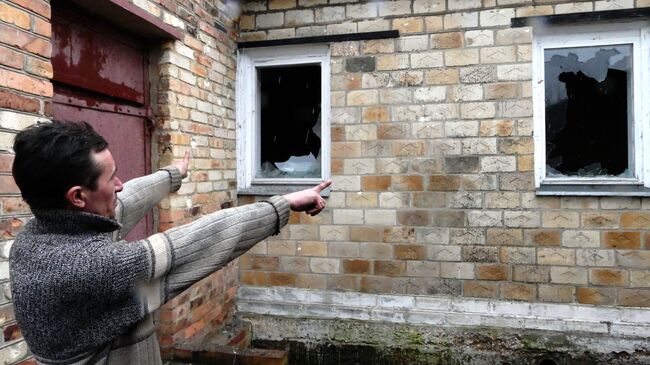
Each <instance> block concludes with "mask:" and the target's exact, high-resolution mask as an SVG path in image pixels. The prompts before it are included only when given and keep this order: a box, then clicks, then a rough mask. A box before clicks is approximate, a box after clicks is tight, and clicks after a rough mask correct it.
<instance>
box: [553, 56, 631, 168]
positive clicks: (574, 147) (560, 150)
mask: <svg viewBox="0 0 650 365" xmlns="http://www.w3.org/2000/svg"><path fill="white" fill-rule="evenodd" d="M544 74H545V75H544V76H545V77H544V80H545V83H546V84H545V101H546V165H547V176H551V177H559V176H578V177H589V176H617V177H631V176H632V175H633V171H632V169H631V167H630V165H631V161H632V159H633V157H632V143H631V142H630V139H629V133H628V132H629V130H631V128H630V126H629V119H628V118H629V117H631V116H632V107H631V100H632V46H631V45H614V46H593V47H574V48H557V49H546V50H545V51H544Z"/></svg>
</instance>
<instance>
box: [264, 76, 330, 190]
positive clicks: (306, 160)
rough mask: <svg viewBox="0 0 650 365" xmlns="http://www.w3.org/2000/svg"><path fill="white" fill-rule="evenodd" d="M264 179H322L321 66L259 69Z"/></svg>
mask: <svg viewBox="0 0 650 365" xmlns="http://www.w3.org/2000/svg"><path fill="white" fill-rule="evenodd" d="M258 81H259V82H260V91H261V98H260V99H261V100H260V103H261V105H260V109H261V114H260V131H261V149H260V151H261V152H260V153H261V155H260V166H259V168H258V171H257V177H262V178H320V177H321V158H320V152H321V104H320V103H321V70H320V66H319V65H298V66H281V67H265V68H259V69H258Z"/></svg>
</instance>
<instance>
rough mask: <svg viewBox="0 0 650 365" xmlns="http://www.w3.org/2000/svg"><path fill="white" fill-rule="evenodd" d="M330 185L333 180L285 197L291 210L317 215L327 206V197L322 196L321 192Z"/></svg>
mask: <svg viewBox="0 0 650 365" xmlns="http://www.w3.org/2000/svg"><path fill="white" fill-rule="evenodd" d="M330 185H332V180H327V181H324V182H322V183H320V184H318V185H316V186H314V187H313V188H311V189H305V190H301V191H296V192H295V193H290V194H286V195H284V196H283V197H284V198H285V199H287V201H288V202H289V206H290V207H291V210H294V211H296V212H305V213H307V214H310V215H316V214H318V213H320V211H321V210H323V208H325V199H323V198H322V197H321V196H320V192H321V191H323V190H324V189H327V188H328V187H329V186H330Z"/></svg>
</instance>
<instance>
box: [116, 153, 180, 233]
mask: <svg viewBox="0 0 650 365" xmlns="http://www.w3.org/2000/svg"><path fill="white" fill-rule="evenodd" d="M181 180H182V178H181V173H180V171H178V169H177V168H176V167H174V166H167V167H164V168H162V169H161V170H159V171H158V172H155V173H153V174H150V175H147V176H143V177H139V178H137V179H133V180H129V181H127V182H126V183H124V189H123V190H122V191H121V192H119V193H118V194H117V208H116V209H115V217H116V219H117V221H118V222H120V224H122V228H121V229H120V231H119V232H118V236H119V237H124V236H125V235H126V234H127V233H129V231H131V229H133V227H135V225H136V224H137V223H138V221H140V219H142V217H144V215H145V214H147V212H148V211H149V209H151V208H153V207H154V206H155V205H156V204H158V203H159V202H160V201H161V200H162V199H164V198H165V197H166V196H167V194H169V193H170V192H174V191H176V190H178V189H179V188H180V186H181Z"/></svg>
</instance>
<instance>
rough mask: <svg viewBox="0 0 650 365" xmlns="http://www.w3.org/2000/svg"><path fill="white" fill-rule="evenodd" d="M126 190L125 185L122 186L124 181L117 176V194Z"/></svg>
mask: <svg viewBox="0 0 650 365" xmlns="http://www.w3.org/2000/svg"><path fill="white" fill-rule="evenodd" d="M122 189H124V184H122V180H120V179H119V178H118V177H117V176H116V177H115V192H117V193H119V192H120V191H122Z"/></svg>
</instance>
